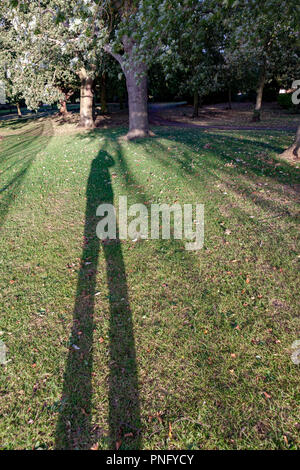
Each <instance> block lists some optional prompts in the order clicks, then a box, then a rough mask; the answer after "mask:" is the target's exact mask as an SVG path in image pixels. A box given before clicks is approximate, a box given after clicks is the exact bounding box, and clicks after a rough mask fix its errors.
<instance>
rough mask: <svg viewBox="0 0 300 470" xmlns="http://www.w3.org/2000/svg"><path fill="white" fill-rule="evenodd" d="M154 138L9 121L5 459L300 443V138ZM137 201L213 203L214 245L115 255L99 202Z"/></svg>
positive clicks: (125, 248)
mask: <svg viewBox="0 0 300 470" xmlns="http://www.w3.org/2000/svg"><path fill="white" fill-rule="evenodd" d="M5 125H6V126H7V123H5ZM15 132H17V133H15ZM155 132H156V137H155V138H151V139H147V140H143V141H139V142H135V143H132V142H131V143H128V142H127V143H126V142H120V140H118V137H119V136H120V135H122V134H124V129H116V130H106V131H95V132H91V133H82V134H77V135H72V136H59V137H55V136H52V135H51V134H52V130H51V122H50V121H49V120H45V121H39V122H34V123H29V124H28V126H27V125H23V123H22V125H21V124H18V125H17V128H16V130H14V133H12V135H9V130H8V131H7V127H6V133H7V135H6V137H5V138H4V139H3V140H2V141H1V142H0V158H1V160H0V170H1V173H0V177H1V193H0V200H1V212H0V220H1V224H2V237H1V319H0V330H1V336H0V339H1V340H2V341H4V342H5V344H6V345H7V347H8V354H7V359H8V360H9V362H7V364H6V365H2V366H0V367H1V369H0V374H1V378H0V391H1V394H0V397H1V402H0V403H1V404H0V417H1V419H0V422H1V424H0V447H1V448H2V449H23V448H27V449H32V448H42V449H53V448H64V449H67V448H72V449H76V448H79V449H81V448H84V449H86V448H91V447H92V446H95V445H96V446H99V449H114V448H115V447H116V446H117V447H119V446H120V449H139V448H140V449H215V448H217V449H299V448H300V434H299V430H300V419H299V366H297V365H295V364H293V362H292V361H291V358H290V354H291V344H292V343H293V341H295V340H297V339H300V333H299V323H300V322H299V278H297V275H298V271H297V267H298V266H297V264H298V262H299V254H300V252H299V204H298V205H297V188H298V190H299V183H300V178H299V169H298V168H297V167H296V166H295V165H293V166H292V165H289V164H288V163H287V162H285V161H282V160H280V157H279V154H280V153H281V152H282V150H283V149H284V148H285V147H286V146H287V145H289V144H290V143H291V141H292V139H293V135H292V134H286V133H281V132H275V131H274V132H262V131H260V132H253V131H248V132H246V131H243V132H237V131H236V132H225V131H219V132H216V131H207V132H203V131H198V130H193V129H191V130H188V129H175V128H170V129H167V128H157V129H156V130H155ZM207 144H209V145H207ZM297 185H298V186H297ZM298 194H299V193H298ZM120 195H127V196H128V202H129V203H130V204H132V203H135V202H143V203H145V204H148V205H150V204H151V203H153V202H166V203H172V202H175V201H177V202H179V203H193V204H196V203H203V204H205V244H204V247H203V249H202V250H200V251H195V252H191V251H190V252H188V251H186V250H185V249H184V243H183V241H180V240H176V241H173V240H170V241H168V240H149V241H146V240H143V241H139V242H136V243H135V242H133V241H131V240H128V241H122V242H121V241H120V242H114V243H109V244H107V243H104V244H102V242H100V241H99V240H98V238H97V237H96V234H95V227H96V224H97V222H98V221H99V218H98V217H96V216H95V211H96V208H97V206H98V205H99V204H100V203H101V202H112V201H115V202H116V203H117V202H118V197H119V196H120ZM298 202H299V198H298ZM297 217H298V219H297ZM74 345H75V346H76V347H75V348H74ZM78 348H80V349H78ZM297 407H298V408H297Z"/></svg>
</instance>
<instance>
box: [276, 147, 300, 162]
mask: <svg viewBox="0 0 300 470" xmlns="http://www.w3.org/2000/svg"><path fill="white" fill-rule="evenodd" d="M280 156H281V157H282V158H286V159H287V160H299V158H300V149H299V147H297V145H296V144H293V145H291V146H290V147H289V148H288V149H286V150H285V151H284V152H282V154H281V155H280Z"/></svg>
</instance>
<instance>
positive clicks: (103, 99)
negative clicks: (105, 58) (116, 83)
mask: <svg viewBox="0 0 300 470" xmlns="http://www.w3.org/2000/svg"><path fill="white" fill-rule="evenodd" d="M101 112H102V113H104V114H105V113H107V102H106V73H105V72H103V74H102V76H101Z"/></svg>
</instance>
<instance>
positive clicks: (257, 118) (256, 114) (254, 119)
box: [251, 109, 261, 122]
mask: <svg viewBox="0 0 300 470" xmlns="http://www.w3.org/2000/svg"><path fill="white" fill-rule="evenodd" d="M260 117H261V116H260V111H258V110H256V109H255V110H254V112H253V116H252V120H251V121H252V122H259V121H260Z"/></svg>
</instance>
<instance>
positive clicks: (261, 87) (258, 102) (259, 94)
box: [252, 65, 266, 122]
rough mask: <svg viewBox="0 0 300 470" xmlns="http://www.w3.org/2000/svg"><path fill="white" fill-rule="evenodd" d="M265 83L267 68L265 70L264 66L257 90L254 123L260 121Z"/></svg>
mask: <svg viewBox="0 0 300 470" xmlns="http://www.w3.org/2000/svg"><path fill="white" fill-rule="evenodd" d="M265 82H266V68H265V65H263V67H262V69H261V72H260V76H259V81H258V86H257V90H256V103H255V109H254V113H253V117H252V121H253V122H256V121H260V114H261V104H262V97H263V91H264V86H265Z"/></svg>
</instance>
